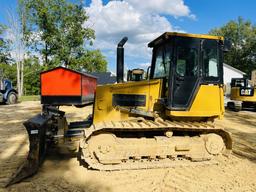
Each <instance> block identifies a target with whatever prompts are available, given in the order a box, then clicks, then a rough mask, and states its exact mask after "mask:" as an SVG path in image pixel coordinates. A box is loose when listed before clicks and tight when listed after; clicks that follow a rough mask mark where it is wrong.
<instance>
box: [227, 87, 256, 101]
mask: <svg viewBox="0 0 256 192" xmlns="http://www.w3.org/2000/svg"><path fill="white" fill-rule="evenodd" d="M245 91H248V90H245ZM255 93H256V88H254V95H253V96H245V95H242V96H241V94H240V87H232V88H231V95H230V99H231V100H235V101H245V102H256V94H255ZM248 94H249V93H248Z"/></svg>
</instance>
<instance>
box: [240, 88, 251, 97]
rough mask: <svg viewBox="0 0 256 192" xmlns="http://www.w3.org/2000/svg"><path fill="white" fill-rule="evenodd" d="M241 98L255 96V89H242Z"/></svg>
mask: <svg viewBox="0 0 256 192" xmlns="http://www.w3.org/2000/svg"><path fill="white" fill-rule="evenodd" d="M240 95H241V96H253V89H251V88H241V89H240Z"/></svg>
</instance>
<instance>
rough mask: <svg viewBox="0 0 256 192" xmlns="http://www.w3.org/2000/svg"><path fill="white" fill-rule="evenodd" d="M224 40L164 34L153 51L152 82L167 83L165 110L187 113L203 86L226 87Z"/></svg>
mask: <svg viewBox="0 0 256 192" xmlns="http://www.w3.org/2000/svg"><path fill="white" fill-rule="evenodd" d="M223 42H224V40H223V37H219V36H208V35H194V34H183V33H170V32H167V33H164V34H163V35H161V36H160V37H158V38H157V39H155V40H154V41H152V42H150V43H149V44H148V46H149V47H152V48H153V58H152V64H151V71H150V79H163V92H162V93H163V94H162V97H163V98H164V101H165V106H167V108H168V109H170V110H177V111H179V110H180V111H186V110H189V108H190V106H191V105H192V102H193V99H194V97H195V96H196V93H197V92H198V89H199V87H200V85H202V84H206V85H207V84H214V85H222V84H223V55H222V52H223V47H224V46H223V44H224V43H223Z"/></svg>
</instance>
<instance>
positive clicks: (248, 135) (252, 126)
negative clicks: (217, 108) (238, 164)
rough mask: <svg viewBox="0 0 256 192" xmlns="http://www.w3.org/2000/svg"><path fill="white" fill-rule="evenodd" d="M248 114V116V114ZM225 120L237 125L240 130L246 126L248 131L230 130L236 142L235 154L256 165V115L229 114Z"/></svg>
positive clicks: (226, 114)
mask: <svg viewBox="0 0 256 192" xmlns="http://www.w3.org/2000/svg"><path fill="white" fill-rule="evenodd" d="M247 113H248V114H247ZM225 119H227V120H229V121H231V122H233V123H237V124H238V125H240V126H241V127H240V128H243V127H242V126H243V125H246V131H244V132H243V131H240V130H241V129H240V130H237V129H233V128H228V130H229V131H230V132H231V133H232V138H233V141H234V146H233V153H234V154H236V155H237V156H239V157H242V158H246V159H248V160H250V161H253V162H255V163H256V113H254V112H239V113H236V112H228V113H225Z"/></svg>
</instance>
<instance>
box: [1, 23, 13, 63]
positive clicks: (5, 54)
mask: <svg viewBox="0 0 256 192" xmlns="http://www.w3.org/2000/svg"><path fill="white" fill-rule="evenodd" d="M5 30H6V26H4V25H2V24H0V63H4V64H8V63H10V62H11V56H10V45H9V43H10V41H8V40H6V39H5V38H4V32H5Z"/></svg>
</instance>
